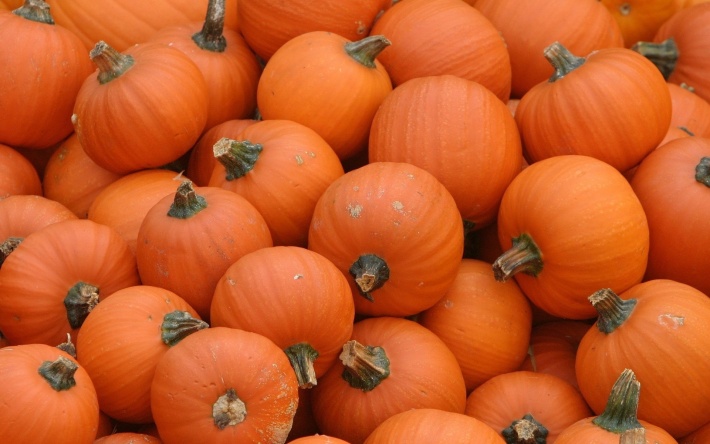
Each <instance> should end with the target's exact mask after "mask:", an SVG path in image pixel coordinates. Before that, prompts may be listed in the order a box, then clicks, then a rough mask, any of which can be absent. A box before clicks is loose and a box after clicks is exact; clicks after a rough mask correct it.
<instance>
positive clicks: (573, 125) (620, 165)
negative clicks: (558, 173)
mask: <svg viewBox="0 0 710 444" xmlns="http://www.w3.org/2000/svg"><path fill="white" fill-rule="evenodd" d="M545 58H547V59H548V60H549V61H550V63H551V64H553V65H554V66H555V74H553V77H551V78H550V80H549V81H547V82H542V83H539V84H537V85H535V86H534V87H533V88H531V89H530V90H529V91H528V92H527V93H526V94H525V95H524V96H523V97H522V98H521V99H520V103H519V104H518V107H517V109H516V111H515V121H516V122H517V124H518V129H519V130H520V136H521V138H522V141H523V149H524V150H525V153H526V156H527V157H528V159H529V160H530V161H531V162H535V161H539V160H542V159H546V158H548V157H551V156H558V155H564V154H581V155H586V156H591V157H595V158H597V159H600V160H603V161H604V162H606V163H608V164H610V165H612V166H613V167H615V168H616V169H618V170H619V171H626V170H628V169H629V168H631V167H633V166H635V165H637V164H638V163H639V162H640V161H641V159H643V158H644V157H645V156H646V155H647V154H648V153H649V152H651V151H652V150H653V149H654V148H656V147H657V146H658V144H659V143H660V142H661V140H662V139H663V137H664V136H665V135H666V133H667V132H668V128H669V126H670V121H671V113H672V105H671V98H670V93H669V91H668V87H667V85H666V82H665V81H664V79H663V76H662V75H660V73H659V71H658V69H656V68H655V67H654V66H653V64H652V63H650V62H649V61H648V60H647V59H646V58H644V57H639V54H638V53H636V52H635V51H632V50H630V49H626V48H604V49H600V50H597V51H594V52H592V53H590V54H589V55H587V56H586V58H584V57H581V58H578V57H576V56H575V55H573V54H572V53H570V52H569V50H567V49H566V48H565V47H564V46H562V45H560V44H559V42H556V43H553V44H552V45H550V46H548V47H547V48H546V49H545ZM629 103H633V104H634V106H633V108H632V109H629V106H627V105H628V104H629Z"/></svg>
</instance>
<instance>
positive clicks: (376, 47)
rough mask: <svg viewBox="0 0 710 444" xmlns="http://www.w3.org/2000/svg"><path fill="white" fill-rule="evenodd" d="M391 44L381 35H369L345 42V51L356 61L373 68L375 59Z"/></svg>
mask: <svg viewBox="0 0 710 444" xmlns="http://www.w3.org/2000/svg"><path fill="white" fill-rule="evenodd" d="M391 44H392V42H390V41H389V40H387V38H386V37H385V36H383V35H370V36H367V37H365V38H364V39H361V40H357V41H354V42H347V43H346V44H345V52H347V53H348V55H349V56H350V57H352V58H353V59H355V61H357V62H358V63H360V64H362V65H364V66H366V67H368V68H375V66H376V65H375V59H376V58H377V56H378V55H380V53H381V52H382V51H383V50H384V49H385V48H387V47H388V46H390V45H391Z"/></svg>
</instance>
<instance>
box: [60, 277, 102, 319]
mask: <svg viewBox="0 0 710 444" xmlns="http://www.w3.org/2000/svg"><path fill="white" fill-rule="evenodd" d="M98 303H99V287H96V286H94V285H91V284H87V283H86V282H81V281H79V282H77V283H76V284H74V286H73V287H72V288H70V289H69V291H68V292H67V295H66V297H65V298H64V307H65V308H66V309H67V319H68V320H69V325H70V326H71V328H74V329H76V328H79V327H81V324H83V323H84V319H86V317H87V316H89V313H90V312H91V310H93V309H94V307H96V305H97V304H98Z"/></svg>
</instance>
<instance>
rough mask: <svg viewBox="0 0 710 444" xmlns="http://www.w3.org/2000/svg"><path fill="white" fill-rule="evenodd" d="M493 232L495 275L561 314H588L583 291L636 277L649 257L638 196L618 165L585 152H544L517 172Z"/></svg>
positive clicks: (622, 286) (619, 285) (618, 286)
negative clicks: (496, 251)
mask: <svg viewBox="0 0 710 444" xmlns="http://www.w3.org/2000/svg"><path fill="white" fill-rule="evenodd" d="M498 239H499V242H500V244H501V247H502V248H503V250H504V251H505V252H504V253H503V254H502V255H501V256H500V257H499V258H498V259H496V261H495V262H494V263H493V267H494V272H495V275H496V279H498V280H506V279H509V278H511V277H514V278H515V280H516V282H517V283H518V285H519V286H520V288H521V289H522V290H523V293H525V295H526V296H527V297H528V298H530V300H531V302H532V303H533V304H535V305H536V306H537V307H539V308H541V309H542V310H544V311H546V312H548V313H550V314H552V315H554V316H558V317H561V318H568V319H589V318H593V317H594V316H595V315H596V311H595V310H594V308H593V307H591V306H590V305H589V302H588V301H587V297H588V296H589V295H590V294H591V293H593V292H594V291H596V290H598V289H599V288H601V287H603V286H608V287H611V288H614V289H615V290H616V291H624V290H626V289H627V288H629V287H631V286H632V285H634V284H636V283H638V282H640V281H641V279H642V278H643V274H644V271H645V270H646V263H647V261H648V249H649V231H648V221H647V220H646V214H645V212H644V210H643V207H642V206H641V203H640V202H639V199H638V197H636V195H635V193H634V191H633V189H632V188H631V186H630V185H629V183H628V182H627V180H626V178H624V176H623V175H622V174H621V173H620V172H619V171H617V170H616V169H615V168H613V167H612V166H611V165H609V164H607V163H604V162H602V161H601V160H598V159H594V158H592V157H588V156H580V155H562V156H554V157H550V158H547V159H545V160H541V161H539V162H535V163H533V164H532V165H530V166H528V167H527V168H525V169H524V170H523V171H522V172H521V173H520V174H518V175H517V176H516V177H515V179H513V181H512V182H511V184H510V186H509V187H508V188H507V189H506V191H505V194H504V195H503V199H502V201H501V206H500V211H499V213H498Z"/></svg>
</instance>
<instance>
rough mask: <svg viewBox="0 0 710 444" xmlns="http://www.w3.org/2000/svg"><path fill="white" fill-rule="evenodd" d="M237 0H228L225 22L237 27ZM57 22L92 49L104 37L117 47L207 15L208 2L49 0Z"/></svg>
mask: <svg viewBox="0 0 710 444" xmlns="http://www.w3.org/2000/svg"><path fill="white" fill-rule="evenodd" d="M237 1H238V0H226V4H225V13H224V16H225V24H226V25H227V26H229V27H232V28H236V27H237V26H238V24H237ZM48 3H49V4H50V6H51V7H52V12H53V14H54V16H55V19H56V21H57V23H58V24H59V25H61V26H63V27H65V28H68V29H69V30H71V31H72V32H74V33H75V34H76V35H77V36H79V38H80V39H81V41H82V42H83V43H84V46H85V47H86V51H89V50H90V49H91V48H92V47H93V46H94V44H95V43H96V42H98V41H99V40H105V41H106V42H107V43H108V44H109V45H111V46H112V47H114V48H116V49H117V50H118V51H124V50H126V49H128V48H129V47H131V46H133V45H135V44H137V43H144V42H145V41H147V40H148V39H149V38H150V37H151V36H152V35H153V34H155V33H156V32H157V31H158V30H160V29H163V28H166V27H169V26H173V25H179V24H182V23H190V22H196V21H199V20H202V19H204V17H205V9H206V6H205V5H206V2H204V1H200V2H196V1H194V0H157V1H153V2H150V3H145V2H142V1H140V0H121V1H120V2H112V1H100V2H95V1H92V0H90V1H83V0H80V1H77V0H49V1H48Z"/></svg>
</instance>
